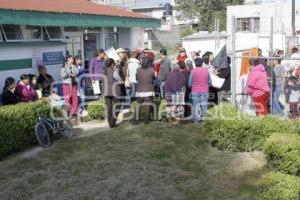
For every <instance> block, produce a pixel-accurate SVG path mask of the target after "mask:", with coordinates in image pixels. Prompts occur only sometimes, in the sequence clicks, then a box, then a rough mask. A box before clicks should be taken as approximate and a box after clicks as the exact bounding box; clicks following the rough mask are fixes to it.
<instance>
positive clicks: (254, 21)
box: [237, 17, 260, 33]
mask: <svg viewBox="0 0 300 200" xmlns="http://www.w3.org/2000/svg"><path fill="white" fill-rule="evenodd" d="M259 27H260V19H259V18H258V17H252V18H237V31H238V32H254V33H257V32H259V31H260V28H259Z"/></svg>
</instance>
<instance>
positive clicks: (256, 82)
mask: <svg viewBox="0 0 300 200" xmlns="http://www.w3.org/2000/svg"><path fill="white" fill-rule="evenodd" d="M250 62H251V65H252V66H254V67H253V68H252V69H251V71H250V74H249V76H248V81H247V94H248V95H250V96H251V97H252V100H253V102H254V104H255V108H256V114H257V115H258V116H267V115H268V114H269V98H270V87H269V84H268V77H267V71H266V68H265V66H264V65H262V64H259V59H254V60H251V61H250Z"/></svg>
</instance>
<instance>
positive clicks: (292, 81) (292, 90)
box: [286, 76, 300, 119]
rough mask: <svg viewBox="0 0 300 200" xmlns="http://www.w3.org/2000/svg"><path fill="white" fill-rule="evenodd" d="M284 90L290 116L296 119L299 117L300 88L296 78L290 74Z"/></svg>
mask: <svg viewBox="0 0 300 200" xmlns="http://www.w3.org/2000/svg"><path fill="white" fill-rule="evenodd" d="M286 92H287V93H286V101H287V102H288V103H289V106H290V118H292V119H296V118H298V117H299V111H298V105H299V100H300V88H299V85H297V78H296V77H295V76H291V77H290V78H289V79H288V85H287V88H286Z"/></svg>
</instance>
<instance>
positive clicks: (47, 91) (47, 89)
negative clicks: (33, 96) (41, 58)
mask: <svg viewBox="0 0 300 200" xmlns="http://www.w3.org/2000/svg"><path fill="white" fill-rule="evenodd" d="M38 69H39V74H40V75H39V77H38V79H37V87H38V88H41V89H42V95H43V97H49V96H50V95H51V86H52V84H53V83H54V79H53V78H52V76H51V75H49V74H48V73H47V69H46V67H44V66H42V65H41V66H39V68H38Z"/></svg>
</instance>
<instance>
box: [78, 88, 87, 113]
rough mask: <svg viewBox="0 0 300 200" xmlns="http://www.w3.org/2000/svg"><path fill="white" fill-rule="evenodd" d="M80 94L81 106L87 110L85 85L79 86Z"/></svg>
mask: <svg viewBox="0 0 300 200" xmlns="http://www.w3.org/2000/svg"><path fill="white" fill-rule="evenodd" d="M79 95H80V108H81V110H86V105H85V94H84V87H80V88H79Z"/></svg>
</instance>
